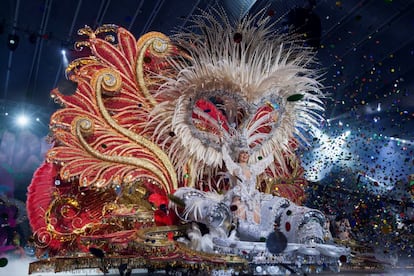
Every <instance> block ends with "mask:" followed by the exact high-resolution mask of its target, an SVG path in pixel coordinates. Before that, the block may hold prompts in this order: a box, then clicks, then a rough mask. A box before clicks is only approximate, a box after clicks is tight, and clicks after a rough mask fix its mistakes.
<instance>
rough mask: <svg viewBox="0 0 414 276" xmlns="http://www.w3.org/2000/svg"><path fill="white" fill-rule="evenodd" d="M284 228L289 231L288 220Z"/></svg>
mask: <svg viewBox="0 0 414 276" xmlns="http://www.w3.org/2000/svg"><path fill="white" fill-rule="evenodd" d="M285 229H286V231H288V232H289V231H290V222H286V223H285Z"/></svg>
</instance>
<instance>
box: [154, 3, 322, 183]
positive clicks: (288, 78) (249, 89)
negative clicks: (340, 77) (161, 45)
mask: <svg viewBox="0 0 414 276" xmlns="http://www.w3.org/2000/svg"><path fill="white" fill-rule="evenodd" d="M270 19H271V18H270V17H260V16H254V17H246V18H243V19H240V20H238V21H237V22H235V23H234V24H233V23H232V22H231V21H230V20H229V19H228V18H227V17H226V15H225V13H224V12H223V11H220V10H215V11H213V12H209V11H207V12H202V13H201V14H200V15H199V16H196V17H195V18H194V19H193V23H194V25H193V26H192V28H191V30H185V31H182V32H179V33H177V34H176V35H175V36H174V37H173V42H174V43H175V44H176V45H179V46H180V47H181V48H183V49H184V50H185V51H186V52H187V53H188V56H186V57H183V58H182V59H174V60H171V63H172V64H173V66H174V67H175V68H176V70H177V72H178V74H177V75H176V77H174V78H170V79H167V80H166V82H165V84H164V85H162V86H161V87H160V89H159V90H158V95H157V97H159V99H160V102H161V104H160V105H159V106H158V107H156V108H155V110H154V111H153V113H152V114H153V118H152V120H151V121H150V122H149V123H148V125H149V126H150V125H155V126H156V127H155V128H156V131H155V132H154V133H155V135H156V136H155V139H156V140H157V141H162V143H163V144H164V145H168V146H169V152H170V156H171V157H172V160H173V162H174V164H175V165H176V167H177V168H186V169H182V171H179V172H178V173H179V175H181V176H182V175H183V174H184V173H185V172H187V171H188V169H190V170H193V172H194V174H195V175H198V176H200V175H203V174H206V173H208V172H210V171H211V172H214V171H215V170H216V169H218V168H220V167H221V165H222V153H221V148H222V145H223V144H226V145H227V146H228V148H230V149H234V150H236V149H237V148H240V145H241V144H243V143H245V145H243V146H242V147H244V148H248V149H249V150H250V152H251V153H252V156H251V158H252V159H254V160H257V158H260V156H266V155H269V154H274V156H275V161H276V162H277V163H279V164H280V165H281V166H282V168H284V167H285V166H284V160H283V155H284V154H286V153H289V151H290V149H289V146H288V141H289V139H292V138H293V137H299V138H301V139H302V140H305V137H304V135H303V134H302V132H303V131H306V132H307V131H309V129H310V126H313V125H318V124H319V120H320V119H321V116H320V113H321V111H323V107H322V101H321V98H322V97H323V95H322V93H321V91H320V88H321V85H320V83H319V81H318V76H317V74H316V71H315V70H313V69H311V68H310V65H311V64H312V62H313V54H312V52H311V51H309V49H307V48H305V47H303V46H301V45H300V44H298V43H296V42H295V41H293V40H292V38H289V36H288V35H286V34H284V35H280V34H278V33H277V32H275V30H274V26H273V25H274V24H270ZM252 159H251V160H252Z"/></svg>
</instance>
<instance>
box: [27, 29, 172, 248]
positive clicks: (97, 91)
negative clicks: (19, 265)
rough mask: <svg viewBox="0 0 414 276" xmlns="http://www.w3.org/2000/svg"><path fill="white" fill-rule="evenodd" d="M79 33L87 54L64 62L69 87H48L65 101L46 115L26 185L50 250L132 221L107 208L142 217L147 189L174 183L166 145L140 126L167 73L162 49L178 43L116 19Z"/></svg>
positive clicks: (37, 228)
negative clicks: (48, 140) (46, 138)
mask: <svg viewBox="0 0 414 276" xmlns="http://www.w3.org/2000/svg"><path fill="white" fill-rule="evenodd" d="M79 34H81V35H84V36H86V39H85V40H83V41H81V42H79V43H78V44H77V47H78V48H79V49H80V50H82V48H83V49H86V48H87V49H88V50H89V51H90V55H89V56H85V57H82V58H79V59H76V60H74V61H73V62H72V63H71V64H70V65H69V66H68V68H67V71H66V73H67V76H68V78H69V79H70V80H71V81H73V82H75V83H76V84H77V88H76V91H75V92H74V93H73V94H72V95H64V94H62V93H60V91H59V90H58V89H55V90H53V91H52V97H53V98H54V99H55V101H56V102H58V103H60V104H61V105H62V107H63V108H62V109H60V110H58V111H56V112H55V113H54V114H53V115H52V117H51V120H50V129H51V135H52V138H53V140H54V146H53V147H52V148H51V149H50V150H49V151H48V153H47V156H46V161H47V163H45V164H43V165H42V166H41V167H40V168H39V169H38V170H37V171H36V173H35V175H34V178H33V181H32V183H31V184H30V186H29V188H28V201H27V208H28V212H29V218H30V223H31V226H32V229H33V232H34V236H35V241H36V243H37V245H38V247H39V248H42V250H41V252H43V249H44V250H48V251H49V254H51V255H54V254H65V251H66V250H68V251H70V250H75V251H76V250H79V248H82V246H83V244H82V243H81V242H80V237H82V236H90V235H92V234H93V233H95V234H99V235H104V236H105V235H106V234H108V235H109V234H110V233H111V232H116V231H121V230H128V229H130V227H131V225H129V226H126V229H124V228H125V227H124V226H125V225H119V227H113V226H112V227H109V228H108V224H107V223H106V219H107V216H108V214H112V216H117V215H119V216H122V217H125V216H130V217H131V216H134V215H135V216H136V217H137V216H138V217H139V214H138V213H142V212H144V211H151V205H150V204H149V203H148V196H149V195H150V194H153V193H157V194H159V195H160V196H164V197H166V196H167V195H168V194H169V193H171V192H173V191H174V190H175V189H177V188H178V185H179V183H178V182H179V181H178V179H177V175H176V169H175V168H174V167H173V164H172V162H171V161H170V158H169V156H168V155H167V153H166V151H165V148H164V149H161V147H160V146H159V145H158V144H157V143H155V142H153V141H151V139H150V137H152V135H153V133H151V130H150V129H145V123H146V121H147V120H148V116H149V113H150V112H151V110H152V109H153V108H154V106H156V105H157V104H158V99H157V96H156V95H155V94H154V93H153V92H152V91H154V90H155V89H157V88H158V87H159V85H160V84H161V83H162V80H161V79H160V78H159V77H157V76H160V75H163V76H167V75H168V74H172V69H171V66H170V65H169V63H167V62H166V57H167V56H174V55H177V54H178V50H177V49H176V48H174V47H173V46H172V45H171V44H170V42H169V39H168V38H167V37H166V36H164V35H163V34H160V33H148V34H146V35H144V36H142V37H141V38H140V39H139V40H138V41H136V39H135V38H134V37H133V36H132V34H131V33H129V32H128V31H126V30H125V29H123V28H118V27H117V26H113V25H106V26H102V27H100V28H98V29H97V30H95V31H93V30H91V29H90V28H84V29H82V30H80V31H79ZM56 183H59V185H56ZM137 198H138V201H139V202H137V200H136V199H137ZM143 201H145V202H143ZM134 204H140V205H141V206H138V209H137V208H135V207H131V206H130V205H134ZM117 208H118V209H119V210H122V211H119V210H118V211H119V212H117V211H116V209H117ZM108 210H110V212H109V211H108ZM137 210H138V211H137ZM114 214H116V215H114ZM137 214H138V215H137ZM140 219H141V218H139V220H140ZM135 222H136V221H135ZM134 225H135V226H136V225H137V224H134ZM111 228H112V229H111ZM76 247H77V248H78V249H76Z"/></svg>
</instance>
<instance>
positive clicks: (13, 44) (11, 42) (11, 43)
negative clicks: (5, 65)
mask: <svg viewBox="0 0 414 276" xmlns="http://www.w3.org/2000/svg"><path fill="white" fill-rule="evenodd" d="M17 46H19V37H18V36H17V35H15V34H9V37H8V40H7V47H9V49H10V51H14V50H16V49H17Z"/></svg>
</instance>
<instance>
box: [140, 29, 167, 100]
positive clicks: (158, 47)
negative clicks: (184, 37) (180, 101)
mask: <svg viewBox="0 0 414 276" xmlns="http://www.w3.org/2000/svg"><path fill="white" fill-rule="evenodd" d="M137 48H138V51H139V54H138V60H137V66H136V77H137V81H138V84H139V87H140V89H141V91H142V93H143V94H144V96H145V97H146V98H147V99H148V100H149V102H150V103H151V104H152V105H153V106H156V105H157V102H156V100H155V99H154V97H152V95H151V93H150V92H149V90H148V88H147V86H146V85H145V79H144V67H143V63H144V57H145V54H146V52H147V50H149V51H150V53H151V54H152V55H154V56H158V57H162V56H166V55H167V54H168V52H169V49H170V39H169V38H168V37H167V36H166V35H164V34H162V33H159V32H149V33H147V34H145V35H143V36H141V37H140V39H139V40H138V42H137Z"/></svg>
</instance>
